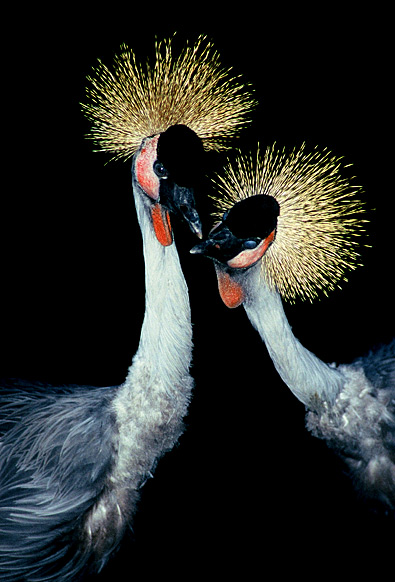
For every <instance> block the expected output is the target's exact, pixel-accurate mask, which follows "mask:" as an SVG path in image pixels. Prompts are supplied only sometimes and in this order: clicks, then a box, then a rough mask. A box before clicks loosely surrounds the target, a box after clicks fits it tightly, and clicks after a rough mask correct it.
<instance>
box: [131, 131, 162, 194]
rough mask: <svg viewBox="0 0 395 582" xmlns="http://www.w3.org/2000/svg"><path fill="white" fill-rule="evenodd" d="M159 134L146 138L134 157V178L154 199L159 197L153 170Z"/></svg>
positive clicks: (156, 179)
mask: <svg viewBox="0 0 395 582" xmlns="http://www.w3.org/2000/svg"><path fill="white" fill-rule="evenodd" d="M158 139H159V135H156V136H155V137H151V138H148V139H147V140H146V142H145V144H144V146H143V148H142V150H141V151H140V153H139V155H138V157H137V159H136V166H135V167H136V178H137V181H138V183H139V184H140V186H141V187H142V189H143V190H144V192H145V193H146V194H147V195H148V196H149V197H150V198H153V199H154V200H157V199H158V198H159V178H158V176H157V175H156V174H155V172H154V162H155V160H156V158H157V152H156V149H157V145H158Z"/></svg>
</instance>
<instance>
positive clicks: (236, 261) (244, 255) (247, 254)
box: [228, 239, 266, 269]
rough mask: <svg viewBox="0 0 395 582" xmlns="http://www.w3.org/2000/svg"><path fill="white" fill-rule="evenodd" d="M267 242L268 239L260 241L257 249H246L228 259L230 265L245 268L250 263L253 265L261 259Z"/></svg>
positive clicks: (235, 267) (234, 267)
mask: <svg viewBox="0 0 395 582" xmlns="http://www.w3.org/2000/svg"><path fill="white" fill-rule="evenodd" d="M265 242H266V239H265V240H263V241H262V242H261V243H259V245H258V246H257V247H255V249H246V250H245V251H241V253H239V254H238V255H236V256H235V257H233V259H230V261H228V265H229V267H232V268H233V269H245V268H246V267H249V266H250V265H253V264H254V263H256V262H257V261H259V259H260V258H261V257H262V255H263V253H264V252H265V250H266V247H265Z"/></svg>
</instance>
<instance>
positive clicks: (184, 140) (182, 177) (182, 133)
mask: <svg viewBox="0 0 395 582" xmlns="http://www.w3.org/2000/svg"><path fill="white" fill-rule="evenodd" d="M158 161H160V162H161V163H162V164H163V166H164V167H165V168H166V170H167V172H168V173H169V177H170V178H171V179H172V180H173V181H174V182H176V183H177V184H178V185H179V186H192V185H193V184H194V183H195V182H197V181H198V180H199V179H200V177H201V176H203V175H204V149H203V144H202V142H201V140H200V138H199V137H198V136H197V135H196V133H195V132H194V131H192V129H189V127H187V126H186V125H172V126H171V127H169V129H167V130H166V131H164V132H163V133H161V135H160V136H159V140H158Z"/></svg>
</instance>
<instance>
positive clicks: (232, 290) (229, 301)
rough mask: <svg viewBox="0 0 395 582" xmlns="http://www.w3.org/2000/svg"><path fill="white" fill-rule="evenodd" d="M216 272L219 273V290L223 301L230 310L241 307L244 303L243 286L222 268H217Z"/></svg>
mask: <svg viewBox="0 0 395 582" xmlns="http://www.w3.org/2000/svg"><path fill="white" fill-rule="evenodd" d="M215 270H216V272H217V280H218V290H219V294H220V296H221V299H222V301H223V302H224V303H225V305H226V307H229V308H230V309H234V308H235V307H239V305H241V304H242V303H243V301H244V291H243V289H242V287H241V285H240V284H239V283H237V282H236V281H235V280H234V279H233V278H232V277H231V276H230V275H229V273H226V272H225V271H223V270H222V269H221V268H220V267H218V266H216V267H215Z"/></svg>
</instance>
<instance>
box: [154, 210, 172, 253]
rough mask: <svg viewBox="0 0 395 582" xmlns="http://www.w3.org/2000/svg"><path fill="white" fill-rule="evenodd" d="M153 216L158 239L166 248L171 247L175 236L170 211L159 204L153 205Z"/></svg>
mask: <svg viewBox="0 0 395 582" xmlns="http://www.w3.org/2000/svg"><path fill="white" fill-rule="evenodd" d="M151 216H152V224H153V225H154V230H155V234H156V238H157V239H158V241H159V242H160V244H161V245H163V246H164V247H168V246H170V245H171V244H172V242H173V235H172V232H171V224H170V216H169V213H168V211H167V210H166V209H165V208H163V206H161V204H159V202H157V203H156V204H153V205H152V208H151Z"/></svg>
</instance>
